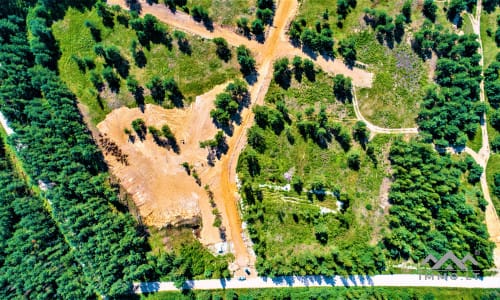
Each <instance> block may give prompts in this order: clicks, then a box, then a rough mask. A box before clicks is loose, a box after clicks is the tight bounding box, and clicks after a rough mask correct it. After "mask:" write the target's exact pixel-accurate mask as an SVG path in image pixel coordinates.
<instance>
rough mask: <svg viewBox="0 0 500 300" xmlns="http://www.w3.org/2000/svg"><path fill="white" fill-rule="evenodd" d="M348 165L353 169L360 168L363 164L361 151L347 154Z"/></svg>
mask: <svg viewBox="0 0 500 300" xmlns="http://www.w3.org/2000/svg"><path fill="white" fill-rule="evenodd" d="M347 166H348V167H349V168H351V169H352V170H356V171H357V170H359V168H360V166H361V156H360V154H359V152H357V151H353V152H351V153H349V154H348V155H347Z"/></svg>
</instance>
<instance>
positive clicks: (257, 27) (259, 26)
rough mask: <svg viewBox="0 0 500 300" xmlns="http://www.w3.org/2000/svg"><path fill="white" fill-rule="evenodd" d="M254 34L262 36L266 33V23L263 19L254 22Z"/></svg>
mask: <svg viewBox="0 0 500 300" xmlns="http://www.w3.org/2000/svg"><path fill="white" fill-rule="evenodd" d="M252 33H253V34H255V35H261V34H262V33H264V23H262V20H261V19H255V20H253V22H252Z"/></svg>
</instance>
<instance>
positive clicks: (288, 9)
mask: <svg viewBox="0 0 500 300" xmlns="http://www.w3.org/2000/svg"><path fill="white" fill-rule="evenodd" d="M297 5H298V3H297V1H296V0H291V1H281V2H280V3H279V5H278V7H277V9H276V15H275V18H274V25H275V26H274V27H273V28H272V29H271V31H270V32H269V36H268V38H267V41H266V43H265V44H264V47H263V49H262V51H261V52H260V54H259V55H260V57H261V66H260V68H259V70H258V74H259V76H258V79H257V82H256V83H255V84H254V85H253V86H252V87H251V91H250V92H251V95H252V96H251V106H252V107H253V106H254V105H256V104H262V103H263V102H264V96H265V95H266V92H267V89H268V88H269V84H270V83H271V77H272V69H271V63H272V61H273V60H274V59H275V58H276V52H277V51H278V49H279V47H278V45H280V35H283V33H284V31H285V26H286V24H287V21H289V20H291V18H292V17H293V16H294V15H295V9H296V7H297ZM252 123H253V114H252V111H251V109H248V110H245V111H244V112H243V113H242V122H241V124H240V125H239V126H237V127H236V128H235V130H234V134H233V137H232V138H231V139H230V143H229V152H228V155H227V156H226V157H224V159H223V161H222V173H221V175H222V176H221V188H222V191H223V192H224V193H225V195H224V200H225V206H226V212H227V213H228V216H227V217H228V219H229V224H230V228H231V236H232V240H233V244H234V249H235V254H236V263H237V264H238V265H239V266H240V268H244V267H250V268H251V269H253V271H252V272H251V273H252V274H256V271H255V269H254V266H255V257H254V256H252V255H250V253H249V251H248V249H247V245H245V243H244V241H243V238H242V232H241V218H240V214H239V211H238V207H237V201H238V200H239V195H238V190H237V187H236V165H237V163H238V156H239V154H240V153H241V151H242V150H243V148H244V146H245V144H246V130H247V129H248V128H249V127H250V126H251V125H252ZM241 274H242V275H243V273H241Z"/></svg>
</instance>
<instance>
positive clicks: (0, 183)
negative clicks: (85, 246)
mask: <svg viewBox="0 0 500 300" xmlns="http://www.w3.org/2000/svg"><path fill="white" fill-rule="evenodd" d="M0 195H2V197H0V288H1V290H0V295H1V296H0V297H2V298H4V299H12V298H19V297H23V296H24V297H29V298H32V299H43V298H45V299H47V298H54V299H63V298H75V299H87V298H95V294H94V293H93V290H92V288H91V287H90V284H89V281H88V278H86V277H85V275H84V273H83V272H82V266H81V265H80V264H78V263H77V261H76V260H75V257H74V255H73V252H72V251H71V249H70V247H69V246H68V244H66V243H65V242H64V236H63V235H62V234H61V232H60V231H59V228H58V227H57V225H56V224H55V223H54V221H53V220H52V219H51V217H50V215H49V213H48V212H47V211H46V209H45V207H44V202H43V200H42V199H41V198H40V197H38V196H36V195H33V194H32V192H30V190H29V188H28V186H26V184H25V183H24V182H23V180H22V179H21V178H20V174H17V173H16V171H15V170H14V167H13V165H12V163H11V162H10V161H9V158H8V155H7V153H6V149H5V147H4V145H3V144H1V143H0Z"/></svg>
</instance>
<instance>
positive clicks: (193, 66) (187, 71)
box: [53, 8, 239, 124]
mask: <svg viewBox="0 0 500 300" xmlns="http://www.w3.org/2000/svg"><path fill="white" fill-rule="evenodd" d="M122 13H124V12H122ZM85 20H89V21H91V22H92V23H93V24H95V25H96V26H97V28H99V29H100V30H101V38H102V42H101V43H102V44H103V45H104V46H111V45H114V46H116V47H117V48H118V49H119V50H120V54H121V55H122V57H124V58H125V59H126V60H127V61H128V62H129V65H130V74H131V75H133V76H135V78H136V79H137V80H138V81H139V83H140V85H141V86H142V87H144V89H145V101H146V103H148V102H153V100H152V98H151V96H149V90H147V89H146V87H145V84H146V82H148V81H149V80H150V79H151V78H152V77H153V76H154V75H158V76H161V77H164V78H167V77H173V78H174V79H175V81H176V82H177V84H178V85H179V88H180V90H181V92H182V94H183V95H184V98H185V102H187V103H189V102H191V101H193V99H194V98H195V97H196V96H197V95H200V94H202V93H204V92H206V91H208V90H210V89H211V88H212V87H213V86H215V85H217V84H221V83H224V82H226V81H227V80H228V79H230V78H234V77H237V76H239V67H238V63H237V62H236V59H235V55H233V58H232V60H230V61H229V62H228V63H225V62H223V61H222V60H220V59H219V58H218V57H217V56H216V54H215V45H214V44H213V43H212V42H210V41H206V40H203V39H200V38H198V37H194V36H190V35H188V36H187V38H188V40H189V44H190V45H191V49H192V53H191V55H188V54H184V53H182V52H181V51H180V50H179V49H178V46H177V42H176V40H175V39H174V40H173V42H172V44H173V47H172V49H171V50H169V49H168V48H167V47H166V46H164V45H160V44H151V48H150V49H147V48H146V47H144V48H143V50H144V53H145V56H146V60H147V63H146V65H145V66H144V67H143V68H139V67H137V66H136V64H135V63H134V60H133V58H132V55H131V52H130V50H129V49H130V45H131V42H132V40H137V36H136V33H135V31H134V30H133V29H131V28H130V27H128V28H127V27H125V26H124V25H122V24H120V23H119V22H117V21H116V20H115V25H114V28H112V29H111V28H107V27H105V26H104V25H103V24H102V21H101V19H100V18H99V17H98V16H97V13H96V11H95V10H91V11H84V12H80V11H78V10H75V9H73V8H70V9H69V10H68V11H67V14H66V16H65V18H64V19H63V20H61V21H59V22H57V23H55V24H54V25H53V31H54V35H55V37H56V39H57V41H58V42H59V46H60V49H61V51H62V57H61V59H60V60H59V72H60V76H61V78H62V79H63V80H64V81H65V82H66V84H67V85H68V86H69V88H70V89H71V90H72V91H73V92H74V93H75V94H76V95H77V97H78V99H79V101H81V102H82V103H83V104H85V105H86V106H87V107H88V109H89V115H90V118H91V120H92V122H93V123H94V124H97V123H98V122H100V121H102V120H103V119H104V117H105V116H106V114H108V113H109V112H110V111H111V110H112V109H114V108H117V107H119V106H122V105H126V106H135V105H136V104H135V101H134V98H133V96H132V95H131V94H130V93H129V92H128V91H127V88H126V85H125V79H123V78H121V80H120V89H119V92H118V93H113V92H111V91H109V90H108V89H105V91H103V92H101V93H98V92H97V90H96V89H95V88H94V86H93V85H92V83H91V81H90V79H89V71H87V72H82V71H80V70H79V68H78V66H77V64H76V62H74V61H73V60H72V58H71V57H72V55H76V56H78V57H80V58H84V57H89V58H91V59H92V60H94V62H95V64H96V68H95V70H96V71H97V72H98V73H100V72H101V71H102V69H103V63H104V60H103V59H102V58H100V57H97V56H96V54H95V53H94V51H93V47H94V45H95V42H94V40H93V39H92V36H91V34H90V30H89V29H88V28H86V27H85V26H84V22H85Z"/></svg>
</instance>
